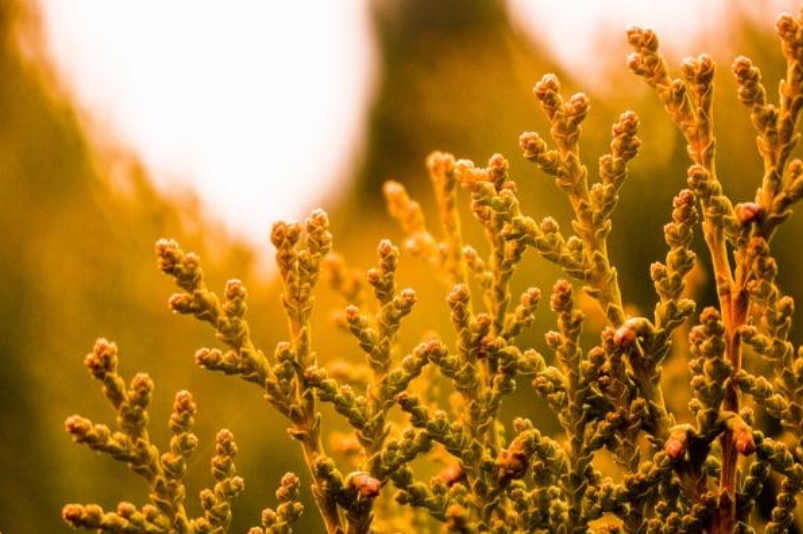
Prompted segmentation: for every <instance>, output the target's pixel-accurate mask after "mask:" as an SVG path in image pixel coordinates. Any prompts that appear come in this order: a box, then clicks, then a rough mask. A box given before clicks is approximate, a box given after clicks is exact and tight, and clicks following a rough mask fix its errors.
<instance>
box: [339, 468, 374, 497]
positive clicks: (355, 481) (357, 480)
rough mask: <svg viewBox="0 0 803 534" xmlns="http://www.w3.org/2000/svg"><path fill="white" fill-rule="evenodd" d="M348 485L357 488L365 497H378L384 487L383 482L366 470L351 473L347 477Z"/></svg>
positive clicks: (361, 495)
mask: <svg viewBox="0 0 803 534" xmlns="http://www.w3.org/2000/svg"><path fill="white" fill-rule="evenodd" d="M346 485H347V486H349V487H350V488H353V489H355V490H356V491H357V493H358V494H359V495H360V497H361V498H363V499H373V498H375V497H378V496H379V491H380V490H381V489H382V483H381V482H380V481H379V480H377V479H376V478H374V477H372V476H371V475H369V474H368V473H366V472H364V471H359V472H356V473H351V474H350V475H349V476H348V477H347V479H346Z"/></svg>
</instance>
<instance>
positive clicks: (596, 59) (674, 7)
mask: <svg viewBox="0 0 803 534" xmlns="http://www.w3.org/2000/svg"><path fill="white" fill-rule="evenodd" d="M797 6H798V2H797V0H649V1H645V0H607V1H605V2H600V1H599V0H570V1H565V2H555V1H552V0H508V7H509V9H510V12H511V13H510V16H511V20H512V21H513V24H514V25H515V26H517V27H519V28H520V29H521V30H522V31H523V32H525V33H526V34H528V35H530V36H531V37H532V39H533V40H534V41H535V42H536V43H537V44H540V45H544V46H546V47H547V49H548V53H549V54H550V55H552V56H553V57H555V58H556V59H557V61H558V62H559V63H560V64H561V65H562V66H563V67H565V68H566V69H567V70H568V72H569V73H570V74H571V75H572V76H574V77H576V78H577V79H578V81H580V82H581V83H583V84H588V83H594V84H595V86H596V87H597V88H600V89H601V88H603V87H602V86H604V83H602V84H601V83H599V82H601V81H604V79H605V75H606V74H607V73H608V71H609V69H610V68H611V67H614V68H616V69H621V68H622V67H623V66H624V59H623V56H622V55H621V54H620V53H618V51H619V50H620V49H626V44H625V42H624V30H625V29H626V28H627V26H629V25H631V24H635V25H639V26H644V27H649V28H652V29H654V30H656V32H657V33H658V35H659V36H660V39H661V43H662V47H663V48H664V50H665V51H667V52H668V54H669V55H673V56H680V57H682V56H688V55H695V52H696V51H697V50H699V49H701V46H703V47H705V48H706V49H707V50H711V51H712V52H718V51H723V50H722V49H723V48H725V49H727V48H728V45H729V44H732V43H733V40H732V39H730V35H729V34H730V32H731V30H732V29H733V28H732V26H733V22H734V20H733V18H731V17H729V16H728V14H729V12H743V13H744V14H745V15H746V16H748V17H751V18H752V19H754V20H755V22H756V24H757V27H760V28H772V27H773V24H774V19H775V17H776V16H777V14H778V13H779V12H781V11H783V10H787V11H792V12H794V11H796V10H797ZM722 43H724V47H723V46H722ZM606 50H607V51H612V52H614V53H611V54H606V53H605V51H606ZM724 51H726V52H727V53H734V52H733V50H729V49H727V50H724Z"/></svg>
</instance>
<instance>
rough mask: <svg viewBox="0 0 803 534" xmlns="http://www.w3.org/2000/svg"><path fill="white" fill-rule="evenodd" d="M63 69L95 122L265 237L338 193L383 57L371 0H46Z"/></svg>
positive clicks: (226, 216) (161, 172) (173, 180)
mask: <svg viewBox="0 0 803 534" xmlns="http://www.w3.org/2000/svg"><path fill="white" fill-rule="evenodd" d="M39 1H40V3H41V7H42V19H43V23H44V25H45V31H46V36H47V39H48V48H49V51H50V53H51V54H52V55H53V56H54V57H55V59H56V65H57V69H58V72H59V74H60V75H61V77H62V79H63V80H64V81H65V82H66V85H67V87H68V88H70V89H71V90H72V91H74V93H75V96H76V97H77V100H78V103H79V105H80V106H81V107H82V108H83V109H84V110H87V111H88V112H89V115H90V116H91V121H92V123H93V126H94V127H95V131H96V132H97V131H100V132H104V133H109V134H111V135H113V136H115V137H116V138H118V139H119V140H120V141H122V142H123V143H124V144H125V145H127V146H129V147H131V148H133V149H134V151H135V152H136V153H137V154H139V155H140V157H141V158H142V159H143V161H144V163H145V164H146V166H147V167H148V169H149V171H150V172H151V174H152V176H153V177H154V179H155V180H156V182H157V185H158V186H159V187H160V188H161V189H162V190H166V191H170V190H171V189H172V188H174V186H175V185H176V184H179V185H183V186H186V185H188V184H191V185H192V186H193V187H194V188H196V190H197V191H198V193H199V194H200V197H201V200H202V202H203V204H204V206H205V207H206V208H207V209H208V210H209V212H211V213H212V214H213V215H216V216H218V217H219V218H220V219H221V220H222V221H223V222H224V223H225V224H227V225H228V226H229V227H230V228H231V229H233V230H235V231H237V232H240V233H244V234H245V235H246V237H248V238H252V239H253V240H254V242H258V243H260V244H262V243H263V242H264V240H265V237H266V236H267V234H268V232H269V229H270V225H271V223H272V222H273V221H274V220H276V219H278V218H285V217H290V218H299V217H301V216H302V215H303V213H304V211H305V210H307V209H309V208H310V207H311V206H313V205H315V204H318V203H322V204H324V205H330V204H333V202H334V200H333V198H332V194H333V193H336V190H337V182H338V180H339V179H342V178H343V177H344V176H345V175H346V174H347V172H348V171H349V170H350V165H352V164H353V163H354V161H355V159H356V156H358V155H359V140H360V139H361V137H362V132H363V130H364V124H365V118H366V113H367V108H366V105H365V103H366V102H368V101H369V95H370V92H371V87H372V81H373V73H374V66H375V65H374V63H375V59H374V57H373V50H374V48H373V45H372V39H373V37H372V34H371V27H370V24H369V21H368V12H367V4H366V2H365V1H364V0H343V1H338V2H330V1H324V0H319V1H314V0H309V1H296V0H293V1H287V2H284V1H281V2H274V1H270V0H234V1H230V2H225V3H221V2H217V1H215V2H213V1H203V0H137V1H128V0H69V1H64V0H39Z"/></svg>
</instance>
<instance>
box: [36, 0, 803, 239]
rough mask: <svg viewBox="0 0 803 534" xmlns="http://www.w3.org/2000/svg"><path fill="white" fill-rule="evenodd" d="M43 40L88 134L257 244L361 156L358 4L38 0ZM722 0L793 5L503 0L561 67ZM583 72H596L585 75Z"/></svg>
mask: <svg viewBox="0 0 803 534" xmlns="http://www.w3.org/2000/svg"><path fill="white" fill-rule="evenodd" d="M39 2H40V4H41V7H42V19H43V22H44V25H45V31H46V35H47V38H48V47H49V50H50V52H51V54H52V55H53V57H54V58H55V60H56V61H55V62H56V66H57V69H58V72H59V74H60V75H61V77H62V80H63V82H64V83H65V85H66V86H67V87H68V88H70V89H71V90H72V91H73V92H74V94H75V97H76V100H77V102H78V104H79V106H80V107H81V108H82V109H83V110H85V111H87V115H88V116H90V117H91V121H92V125H93V126H94V130H93V131H95V132H98V131H99V132H104V134H110V135H112V136H114V137H115V138H116V139H119V140H120V141H122V142H123V143H124V144H125V145H127V146H129V147H131V148H132V149H133V150H134V151H135V152H136V153H137V154H139V156H140V157H141V158H142V160H143V162H144V163H145V164H146V166H147V168H148V170H149V171H150V173H151V175H152V176H153V177H154V179H155V181H156V183H157V185H158V186H159V187H160V188H161V189H162V190H166V191H170V190H171V189H173V188H174V187H175V186H176V184H179V185H181V186H184V187H186V186H187V185H191V186H192V187H194V188H195V189H196V190H197V191H198V193H199V195H200V197H201V200H202V203H203V205H204V206H205V207H206V208H207V209H208V211H209V212H210V213H211V214H213V215H215V216H218V217H219V219H220V220H222V221H223V222H224V223H226V224H227V225H228V226H229V228H231V229H232V230H234V231H235V232H238V233H240V234H241V235H244V236H246V237H248V238H250V239H251V240H252V241H253V242H254V243H259V244H260V245H261V244H262V243H263V242H264V238H265V236H266V235H267V232H268V229H269V227H270V224H271V223H272V222H273V221H274V220H276V219H278V218H285V217H289V218H300V217H302V216H303V214H304V212H305V211H306V210H307V209H309V208H310V207H311V206H313V205H318V204H320V205H322V206H324V207H327V206H333V205H334V202H335V201H336V198H335V197H336V193H337V190H338V181H339V180H340V179H342V178H345V177H347V176H348V173H349V171H350V170H352V169H353V166H354V165H355V162H357V161H358V160H359V159H358V157H359V151H360V140H361V139H362V134H363V132H364V125H365V121H366V115H367V110H368V105H369V104H370V101H371V99H370V96H371V94H372V87H373V81H374V77H375V76H374V73H375V71H376V61H377V58H375V51H374V46H373V36H372V33H371V31H372V30H371V23H370V16H369V12H368V10H369V0H340V1H336V2H335V1H328V0H291V1H272V0H232V1H230V2H226V3H225V4H223V3H220V2H217V1H211V0H137V1H134V0H68V1H65V0H39ZM733 2H736V3H738V4H740V5H744V6H746V7H748V8H750V9H751V10H752V11H753V14H754V16H755V17H756V18H757V22H758V23H760V24H761V25H762V26H765V27H768V26H769V25H771V24H772V23H773V20H774V18H775V16H776V14H777V13H778V10H779V9H780V8H787V9H789V8H793V7H794V6H795V4H797V2H798V0H765V1H763V2H758V1H750V0H660V1H659V0H654V1H645V0H607V1H605V2H602V1H599V0H564V1H560V2H558V1H555V0H508V5H509V6H510V8H511V18H512V19H513V20H514V23H516V22H518V23H519V26H520V28H521V29H522V30H523V31H526V32H529V33H530V34H531V35H537V36H538V40H539V42H544V41H545V42H546V45H547V47H548V48H549V52H550V53H552V54H554V55H555V56H556V57H557V59H558V60H559V61H560V62H562V63H563V64H564V65H565V66H566V67H567V68H568V69H569V70H570V72H572V73H574V74H575V75H579V76H580V77H581V78H582V77H583V76H589V77H590V76H599V75H600V74H601V72H599V70H598V69H597V67H601V66H602V65H601V64H598V63H597V60H596V59H595V58H598V57H599V51H600V50H604V49H605V47H606V46H610V43H612V42H614V41H612V40H615V42H616V43H620V42H621V39H622V30H623V29H624V28H625V27H626V26H627V25H628V24H629V23H638V24H642V25H647V26H651V27H653V28H655V29H656V30H658V31H659V32H660V34H661V35H662V41H663V42H664V43H665V44H666V45H668V46H669V47H670V48H672V47H673V48H674V50H675V51H676V52H677V53H679V54H686V53H689V52H692V51H694V50H696V48H695V46H694V41H696V40H698V39H699V38H700V36H701V35H703V34H705V33H706V32H713V31H725V32H727V28H726V27H723V26H724V24H723V20H722V14H723V12H724V10H725V9H726V7H727V5H733ZM595 69H596V70H595Z"/></svg>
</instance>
